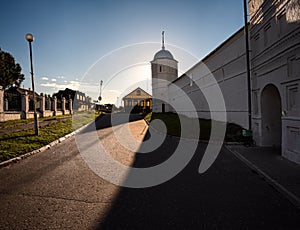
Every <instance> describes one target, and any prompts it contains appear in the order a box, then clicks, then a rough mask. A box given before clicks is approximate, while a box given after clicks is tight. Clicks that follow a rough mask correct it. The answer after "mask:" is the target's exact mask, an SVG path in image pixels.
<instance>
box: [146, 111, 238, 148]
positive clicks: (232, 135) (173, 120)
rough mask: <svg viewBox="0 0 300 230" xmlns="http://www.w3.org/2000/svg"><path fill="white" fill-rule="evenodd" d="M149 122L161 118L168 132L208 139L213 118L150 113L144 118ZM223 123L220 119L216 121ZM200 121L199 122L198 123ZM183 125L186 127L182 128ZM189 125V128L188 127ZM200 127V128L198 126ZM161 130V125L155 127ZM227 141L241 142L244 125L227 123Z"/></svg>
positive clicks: (179, 135) (185, 136)
mask: <svg viewBox="0 0 300 230" xmlns="http://www.w3.org/2000/svg"><path fill="white" fill-rule="evenodd" d="M144 119H145V120H146V121H147V122H148V123H150V122H151V121H154V120H155V119H158V120H161V121H162V122H163V123H164V124H165V126H166V128H167V134H169V135H171V136H177V137H183V138H192V139H200V140H206V141H208V140H209V138H210V132H211V120H209V119H202V118H189V117H187V116H184V115H179V114H176V113H149V114H147V115H146V116H145V118H144ZM218 122H219V123H220V124H221V122H220V121H216V124H218ZM197 123H198V124H197ZM181 125H182V126H183V127H185V128H182V127H181ZM186 127H187V128H186ZM197 127H198V128H199V127H200V136H199V135H198V134H199V130H197V129H196V128H197ZM154 128H155V129H157V130H158V131H160V130H159V129H160V127H159V126H158V127H154ZM225 141H232V142H241V141H243V137H242V127H241V126H239V125H237V124H234V123H226V134H225Z"/></svg>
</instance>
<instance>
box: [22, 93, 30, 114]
mask: <svg viewBox="0 0 300 230" xmlns="http://www.w3.org/2000/svg"><path fill="white" fill-rule="evenodd" d="M21 104H22V106H21V108H22V113H23V114H22V119H27V113H28V111H29V101H28V93H27V91H25V92H24V94H22V101H21Z"/></svg>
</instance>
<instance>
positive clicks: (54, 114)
mask: <svg viewBox="0 0 300 230" xmlns="http://www.w3.org/2000/svg"><path fill="white" fill-rule="evenodd" d="M51 105H52V111H53V112H54V113H53V116H56V113H57V98H56V96H54V97H53V98H52V104H51Z"/></svg>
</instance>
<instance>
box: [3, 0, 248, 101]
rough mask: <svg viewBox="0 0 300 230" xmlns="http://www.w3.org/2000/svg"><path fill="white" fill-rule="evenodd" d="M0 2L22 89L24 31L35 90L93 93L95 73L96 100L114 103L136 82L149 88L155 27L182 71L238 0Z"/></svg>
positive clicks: (221, 36)
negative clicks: (30, 47)
mask: <svg viewBox="0 0 300 230" xmlns="http://www.w3.org/2000/svg"><path fill="white" fill-rule="evenodd" d="M0 9H1V14H0V28H1V36H0V47H1V49H2V50H4V51H7V52H10V53H11V54H12V55H13V56H14V57H15V59H16V61H17V62H18V63H20V64H21V66H22V69H23V70H22V72H23V73H24V74H25V77H26V80H25V81H24V86H25V88H29V87H30V86H31V83H30V73H29V72H30V71H29V57H28V43H27V41H26V40H25V34H26V33H32V34H33V35H34V36H35V41H34V42H33V58H34V72H35V80H36V91H37V92H39V93H41V92H44V93H47V94H52V93H53V92H57V91H58V89H63V88H65V87H71V88H74V89H79V90H81V91H84V92H85V93H87V94H88V95H90V96H91V97H92V98H93V99H96V98H97V96H98V94H99V82H100V80H103V81H104V85H103V86H104V89H103V95H102V96H103V102H114V103H115V102H116V100H117V98H119V101H118V103H120V98H121V97H122V95H124V94H126V93H128V91H129V90H130V89H133V88H134V87H136V86H142V87H143V88H144V89H145V90H148V91H149V92H150V93H151V79H150V76H151V73H150V65H149V62H150V61H151V60H152V58H153V56H154V54H155V52H156V51H158V50H159V49H160V48H161V45H160V42H161V31H162V30H164V31H165V36H166V38H165V40H166V49H168V50H170V51H171V52H172V53H173V55H174V57H175V59H177V60H178V61H179V69H180V72H184V71H185V70H187V69H188V68H189V67H191V66H192V65H193V64H195V62H197V61H199V60H201V59H202V58H203V57H205V56H206V55H207V54H208V53H209V52H211V51H212V50H213V49H215V48H216V47H217V46H218V45H219V44H221V43H222V42H223V41H224V40H226V39H227V38H228V37H229V36H230V35H232V34H233V33H234V32H235V31H237V30H238V29H239V28H241V27H242V26H243V0H226V1H224V0H210V1H207V0H205V1H202V0H195V1H189V0H186V1H176V0H167V1H162V0H159V1H157V0H153V1H149V0H148V1H143V0H130V1H126V0H124V1H114V0H36V1H34V0H27V1H23V0H1V1H0ZM125 91H126V92H125Z"/></svg>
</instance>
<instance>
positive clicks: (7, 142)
mask: <svg viewBox="0 0 300 230" xmlns="http://www.w3.org/2000/svg"><path fill="white" fill-rule="evenodd" d="M97 116H98V115H95V113H94V112H91V111H89V112H85V113H76V114H74V115H73V116H72V117H71V116H70V119H67V120H58V121H57V122H55V123H52V124H49V125H46V126H44V127H41V128H40V129H39V135H38V136H35V135H34V129H33V128H32V129H28V130H23V131H19V132H8V133H5V134H1V135H0V162H2V161H5V160H8V159H11V158H14V157H17V156H20V155H22V154H24V153H27V152H30V151H33V150H35V149H38V148H41V147H43V146H45V145H47V144H49V143H51V142H52V141H54V140H56V139H58V138H60V137H63V136H65V135H66V134H68V133H71V132H72V131H74V130H76V129H77V128H79V127H81V126H83V125H85V124H87V123H89V122H91V121H93V120H94V119H95V118H96V117H97ZM47 119H48V120H51V119H56V118H55V117H49V118H45V119H44V120H47ZM40 120H42V119H40ZM26 122H32V120H31V121H30V120H29V121H28V120H26ZM5 123H6V122H5ZM19 123H20V122H19V121H10V122H8V124H6V125H4V124H3V123H2V124H1V125H3V126H2V127H4V126H7V125H14V124H19Z"/></svg>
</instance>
